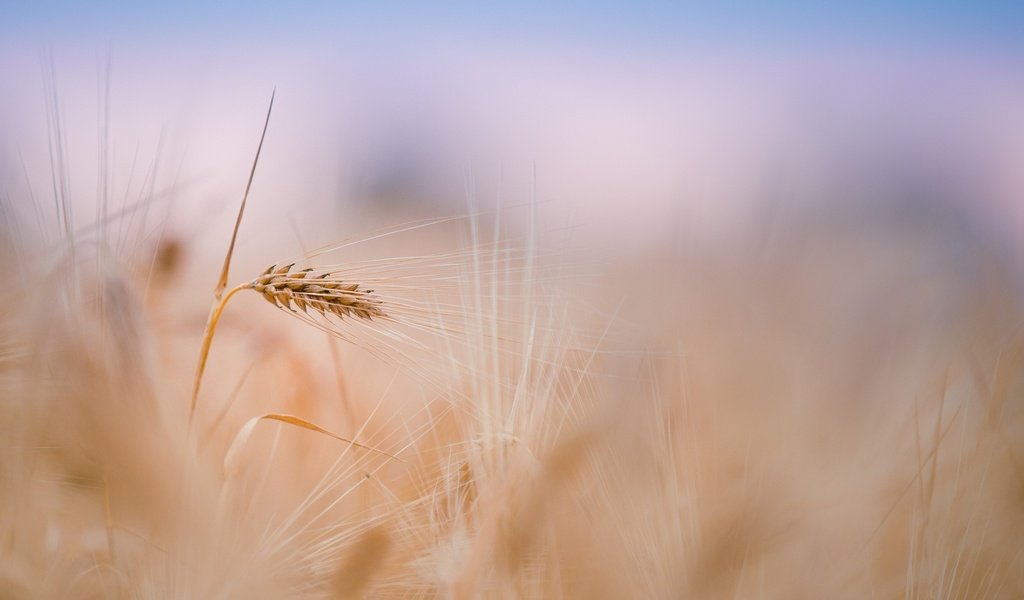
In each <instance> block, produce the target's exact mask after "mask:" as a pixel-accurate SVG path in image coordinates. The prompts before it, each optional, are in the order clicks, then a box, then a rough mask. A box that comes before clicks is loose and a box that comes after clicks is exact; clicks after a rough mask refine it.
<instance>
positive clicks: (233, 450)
mask: <svg viewBox="0 0 1024 600" xmlns="http://www.w3.org/2000/svg"><path fill="white" fill-rule="evenodd" d="M260 421H278V422H281V423H285V424H287V425H294V426H295V427H301V428H303V429H308V430H309V431H314V432H316V433H319V434H322V435H326V436H328V437H332V438H334V439H336V440H339V441H342V442H345V443H346V444H349V445H351V446H355V447H356V448H362V449H363V450H369V451H371V452H376V453H377V454H382V455H384V456H387V457H388V458H392V459H395V460H398V461H401V460H402V459H401V458H399V457H397V456H395V455H394V454H389V453H387V452H384V451H383V450H378V449H377V448H374V447H372V446H367V445H365V444H360V443H359V442H356V441H353V440H350V439H348V438H346V437H343V436H340V435H338V434H336V433H333V432H331V431H330V430H327V429H324V428H323V427H320V426H319V425H317V424H316V423H313V422H311V421H307V420H305V419H303V418H301V417H296V416H294V415H285V414H279V413H268V414H265V415H261V416H258V417H253V418H251V419H249V421H247V422H246V424H245V425H243V426H242V428H241V429H239V430H238V433H237V434H235V439H234V440H233V441H232V442H231V446H230V447H229V448H228V451H227V454H225V455H224V472H225V473H229V472H231V467H232V466H233V465H234V464H235V463H236V461H237V460H238V453H239V452H241V450H242V447H243V446H245V444H246V442H248V441H249V438H250V437H251V436H252V432H253V431H254V430H255V429H256V426H257V425H259V423H260Z"/></svg>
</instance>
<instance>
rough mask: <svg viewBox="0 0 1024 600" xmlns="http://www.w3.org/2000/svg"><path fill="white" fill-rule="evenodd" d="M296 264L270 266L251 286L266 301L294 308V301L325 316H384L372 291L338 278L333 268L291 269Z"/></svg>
mask: <svg viewBox="0 0 1024 600" xmlns="http://www.w3.org/2000/svg"><path fill="white" fill-rule="evenodd" d="M293 266H294V264H291V265H286V266H284V267H281V268H275V267H276V265H274V266H271V267H270V268H268V269H267V270H266V271H264V273H263V274H262V275H260V276H259V277H257V278H256V279H254V280H253V281H252V282H251V283H250V284H249V286H250V287H251V288H252V289H253V290H255V291H257V292H259V293H260V294H262V295H263V297H264V298H266V300H267V302H270V303H271V304H273V305H275V306H278V307H281V308H287V309H289V310H292V311H294V310H295V309H294V308H292V303H295V306H296V307H298V308H299V309H300V310H302V311H303V312H307V314H308V310H310V309H312V310H314V311H316V312H318V313H320V314H322V315H324V316H325V317H327V316H330V315H331V314H333V315H336V316H338V317H340V318H345V317H356V318H359V319H366V320H368V321H370V320H373V318H374V317H385V316H387V313H385V312H384V308H383V302H382V301H381V299H380V298H379V297H377V296H375V295H374V294H373V290H369V289H360V286H359V284H358V283H353V282H349V281H344V280H342V279H339V278H337V277H336V276H335V275H334V274H333V273H331V272H330V271H327V272H324V273H320V274H316V273H315V272H314V270H313V269H303V270H301V271H296V272H291V269H292V267H293Z"/></svg>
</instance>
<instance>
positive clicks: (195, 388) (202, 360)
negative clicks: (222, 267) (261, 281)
mask: <svg viewBox="0 0 1024 600" xmlns="http://www.w3.org/2000/svg"><path fill="white" fill-rule="evenodd" d="M250 287H252V284H250V283H243V284H241V285H239V286H236V287H233V288H231V290H230V291H229V292H228V293H227V294H224V295H223V296H222V297H221V298H220V300H218V301H217V303H216V304H214V305H213V308H211V309H210V316H209V317H208V318H207V319H206V328H205V329H204V330H203V343H202V346H200V348H199V364H198V365H196V376H195V381H194V382H193V383H192V403H191V404H190V405H189V409H188V429H189V431H192V419H193V417H194V416H195V412H196V401H197V400H198V399H199V385H200V383H202V381H203V371H205V370H206V359H207V358H208V357H209V356H210V344H212V343H213V333H214V331H215V330H216V329H217V322H218V321H219V320H220V315H221V313H222V312H224V306H225V305H226V304H227V303H228V300H230V299H231V297H232V296H234V295H235V294H237V293H238V292H240V291H242V290H244V289H248V288H250Z"/></svg>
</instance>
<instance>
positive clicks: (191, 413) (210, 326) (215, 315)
mask: <svg viewBox="0 0 1024 600" xmlns="http://www.w3.org/2000/svg"><path fill="white" fill-rule="evenodd" d="M276 94H277V90H276V89H275V90H274V91H273V92H271V94H270V105H269V106H268V107H267V118H266V119H265V120H264V121H263V132H262V133H261V134H260V143H259V144H258V145H257V146H256V156H255V158H253V160H252V169H250V170H249V180H248V181H247V182H246V184H245V193H243V194H242V203H241V204H240V205H239V206H238V216H237V217H235V227H234V229H233V230H232V231H231V243H230V244H228V251H227V253H226V254H225V255H224V266H223V267H221V271H220V278H219V279H218V280H217V286H216V287H215V288H213V297H214V303H213V307H212V308H210V316H209V317H207V319H206V328H205V330H204V331H203V341H202V344H201V345H200V349H199V363H198V364H197V365H196V374H195V378H194V380H193V382H192V400H191V402H190V403H189V408H188V429H189V431H191V430H192V420H193V418H195V412H196V402H197V401H198V399H199V386H200V384H202V381H203V371H204V370H206V359H207V358H208V357H209V355H210V344H211V343H212V342H213V332H214V330H215V329H216V328H217V320H218V319H219V318H220V313H221V312H223V311H224V305H225V304H227V301H228V298H230V297H231V296H232V295H233V294H234V292H235V291H237V290H238V288H235V289H233V290H231V291H230V292H228V294H227V296H224V288H226V287H227V285H228V270H229V269H230V268H231V255H232V254H233V253H234V251H235V241H236V240H237V239H238V228H239V226H240V225H241V224H242V215H243V214H244V213H245V203H246V201H247V200H248V199H249V190H250V189H251V188H252V180H253V178H254V177H255V176H256V165H258V164H259V162H260V152H262V151H263V140H264V139H266V137H267V127H268V126H269V125H270V114H271V112H273V110H274V96H275V95H276Z"/></svg>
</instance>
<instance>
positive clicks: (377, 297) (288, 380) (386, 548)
mask: <svg viewBox="0 0 1024 600" xmlns="http://www.w3.org/2000/svg"><path fill="white" fill-rule="evenodd" d="M926 216H927V213H925V214H923V217H926ZM838 221H842V220H841V219H840V220H838ZM441 222H442V221H437V222H434V224H433V225H430V226H426V227H424V228H423V229H421V230H417V231H418V232H419V233H422V232H424V231H426V232H429V231H431V227H435V226H436V225H437V223H441ZM443 223H444V224H445V226H448V225H451V224H452V221H450V220H449V221H443ZM868 225H870V226H864V227H853V226H850V225H849V224H847V223H844V222H829V221H828V220H827V219H826V220H824V221H823V222H818V223H816V224H814V225H813V226H810V227H808V226H805V228H798V227H796V226H792V227H789V228H781V229H779V230H775V231H774V232H773V233H775V234H777V235H776V238H775V241H772V242H770V243H765V244H763V245H762V246H760V247H758V249H757V252H751V251H749V250H745V249H744V248H743V247H742V246H735V245H729V244H725V243H723V244H722V245H721V246H720V247H714V248H688V249H685V250H680V249H678V248H676V249H672V250H666V249H659V248H658V247H656V246H654V245H652V246H651V247H649V248H647V249H646V250H645V252H644V253H643V254H642V255H640V256H638V257H636V258H634V259H632V260H623V261H622V262H620V263H618V264H615V265H612V266H608V267H606V270H605V271H604V272H603V273H602V274H601V275H600V276H599V277H598V279H597V280H596V281H593V282H591V284H592V285H591V286H590V287H587V286H578V285H576V283H574V282H572V280H571V279H565V278H563V277H560V276H559V273H562V272H565V271H568V270H573V269H578V268H580V267H581V266H586V265H581V264H580V263H579V262H575V261H578V260H579V259H578V258H573V259H571V260H570V259H569V258H565V259H564V260H565V261H566V262H568V265H567V266H566V267H565V268H564V269H562V270H559V269H558V268H556V266H553V265H551V264H550V261H548V260H547V259H542V258H541V257H542V253H541V252H540V251H536V252H535V253H533V254H529V253H526V254H525V255H524V254H522V253H520V254H516V252H517V251H513V250H510V249H509V247H508V246H504V245H501V244H498V243H495V242H494V241H493V240H492V241H489V242H488V241H483V240H481V239H480V238H482V237H483V236H482V235H479V236H478V237H477V239H475V240H474V241H473V242H472V243H471V244H470V246H469V247H468V248H464V249H452V250H450V251H447V252H445V251H442V252H438V253H436V254H433V255H427V254H417V253H414V254H413V255H412V256H409V255H408V254H407V252H408V250H409V249H408V248H407V247H406V245H407V242H404V241H403V235H406V234H408V233H409V231H410V230H411V228H410V227H407V226H403V227H398V228H396V229H395V230H394V231H396V232H397V233H395V234H393V235H391V234H389V235H386V236H384V237H382V238H381V240H382V241H383V242H384V243H385V245H388V246H393V248H392V251H391V252H390V253H389V254H388V255H386V256H381V258H380V259H374V260H368V261H366V260H364V261H362V262H359V261H354V262H351V263H345V262H344V260H343V259H344V257H343V256H342V257H341V258H342V262H341V263H340V264H339V265H338V266H335V265H320V266H310V267H305V266H303V267H302V268H300V269H298V270H293V269H294V268H295V267H293V266H291V265H290V266H289V267H282V268H271V269H268V270H267V272H265V273H264V274H263V275H261V276H258V277H257V278H256V279H254V280H252V281H249V282H247V283H243V284H241V285H239V286H237V287H235V288H232V290H234V291H242V290H246V289H251V290H253V291H256V292H259V293H260V294H262V295H263V297H264V298H265V299H267V300H268V301H270V302H271V303H273V304H275V306H277V307H278V308H281V309H282V310H284V311H285V312H287V313H288V314H289V315H292V316H296V317H298V318H299V319H300V320H301V321H303V322H302V323H299V322H296V321H293V320H288V319H275V318H273V317H272V315H271V312H272V311H266V310H265V308H266V307H265V305H262V304H255V303H249V301H248V300H245V299H244V296H246V295H240V296H238V299H237V300H236V301H235V303H234V304H233V305H232V310H231V311H224V310H223V309H224V305H225V303H226V301H227V298H228V297H229V296H230V295H232V294H233V291H232V290H229V291H228V293H227V294H224V293H223V292H224V289H226V286H221V287H219V290H218V292H217V293H216V294H215V304H214V309H213V311H211V313H210V315H211V317H210V321H208V322H213V323H214V324H216V323H217V322H220V327H219V328H218V333H217V340H218V342H217V343H218V346H217V348H218V351H217V352H216V353H214V354H213V356H212V357H210V361H211V367H210V368H209V369H208V370H207V372H206V373H205V380H204V381H205V382H204V386H205V387H204V396H203V398H204V402H203V403H202V404H200V405H198V406H196V405H195V404H193V405H192V407H189V403H188V402H187V401H186V399H187V398H188V389H187V382H188V381H189V378H190V376H193V375H198V376H202V369H203V365H204V364H205V361H206V351H208V350H209V344H210V341H211V340H212V337H213V336H212V332H213V328H211V327H209V326H207V328H206V331H207V333H205V334H203V333H202V330H201V325H202V323H203V321H202V315H203V314H204V313H205V311H204V309H203V307H202V306H201V305H200V299H199V298H197V297H196V294H195V292H194V290H195V289H197V286H198V287H199V289H202V288H203V286H201V285H199V284H198V283H196V282H195V281H192V280H188V279H187V276H186V275H184V274H183V273H182V272H181V271H180V270H179V267H180V254H181V247H180V244H181V242H174V244H175V245H176V246H175V247H177V248H178V249H177V250H175V251H174V253H175V254H176V255H178V256H179V258H178V259H175V260H164V259H159V260H149V259H135V258H134V257H137V256H148V254H147V253H143V252H126V253H125V254H124V255H121V256H118V255H117V254H115V253H113V252H109V251H108V250H109V249H102V250H96V255H95V256H93V255H91V254H90V248H92V249H96V248H102V247H103V246H102V240H99V241H98V243H97V244H89V243H85V242H84V241H83V240H78V239H76V240H69V241H68V242H67V243H66V244H63V245H60V246H58V247H47V246H45V245H44V244H42V243H36V242H34V241H33V240H31V238H30V237H29V236H25V238H24V239H14V238H13V237H11V238H9V239H4V240H2V241H3V244H0V247H2V248H3V249H4V250H3V251H4V252H5V256H3V257H2V258H4V260H2V261H0V275H2V276H3V277H4V278H5V280H6V281H17V282H18V286H17V287H11V286H8V287H6V288H5V289H4V290H3V291H2V292H0V293H2V294H3V295H4V297H3V302H0V329H2V331H3V332H4V338H3V339H4V342H3V350H2V355H0V439H2V442H0V506H2V507H3V511H0V598H68V597H71V598H115V597H116V598H311V599H312V598H360V597H367V598H392V597H393V598H511V597H518V598H624V597H639V598H701V599H704V598H710V599H715V598H779V599H783V598H785V599H791V598H851V599H853V598H858V599H859V598H915V599H917V598H939V599H943V600H953V599H974V598H1019V597H1021V596H1022V595H1024V575H1022V573H1024V551H1022V549H1021V545H1020V540H1021V539H1024V500H1022V499H1024V494H1022V490H1024V486H1022V482H1024V460H1022V458H1021V452H1024V420H1022V419H1024V409H1022V406H1024V405H1022V401H1024V375H1022V373H1024V369H1022V367H1024V363H1022V360H1024V351H1022V348H1024V330H1022V329H1021V323H1024V303H1022V302H1021V300H1022V299H1021V297H1020V288H1019V287H1017V285H1016V283H1015V282H1016V281H1017V279H1016V277H1017V274H1016V273H1015V272H1014V264H1013V261H1012V260H1008V259H1007V257H1005V256H1003V255H1000V254H999V253H998V252H997V251H995V250H993V248H994V246H993V245H991V244H989V243H987V242H986V241H985V239H984V238H978V237H974V236H973V234H971V233H970V232H969V231H967V230H966V229H957V228H953V229H951V230H950V229H947V230H942V229H940V230H933V229H927V228H915V227H912V226H907V225H905V224H903V225H898V224H897V225H894V224H890V223H888V222H887V221H886V220H885V217H884V215H881V216H879V217H877V218H876V220H874V221H869V223H868ZM448 235H449V232H447V231H445V232H444V233H438V234H437V236H436V237H438V238H440V237H442V236H448ZM471 239H472V236H471ZM950 240H953V241H954V242H955V243H954V244H950ZM542 242H543V241H542V240H540V241H538V245H537V247H538V248H542V247H543V243H542ZM415 243H419V241H417V242H415ZM71 246H73V247H74V248H75V252H73V253H72V252H69V250H68V247H71ZM339 246H340V245H339ZM150 250H153V249H150ZM186 250H187V248H186ZM331 250H341V251H342V252H344V250H345V248H343V247H338V248H335V247H332V248H331ZM164 255H166V252H164V251H160V252H159V253H158V254H157V256H158V257H159V256H164ZM25 256H34V257H38V260H35V261H33V262H32V264H31V265H26V264H25V262H24V261H20V262H19V261H16V260H13V259H12V260H8V259H9V258H11V257H25ZM322 256H323V254H322V253H321V252H320V251H316V252H313V253H309V254H308V255H307V257H308V260H306V261H305V262H307V263H308V262H309V261H310V260H313V259H317V260H318V259H320V258H321V257H322ZM100 258H102V260H100ZM93 259H96V260H93ZM954 259H955V260H954ZM195 261H196V263H197V264H198V265H200V266H201V267H203V268H202V269H200V270H201V271H202V272H204V273H206V274H209V273H212V272H213V271H214V269H215V268H216V265H217V263H218V262H219V257H217V258H216V259H215V258H214V257H204V256H200V257H197V258H195ZM300 262H302V261H300ZM954 263H955V264H957V265H960V267H959V270H954V269H952V268H951V267H950V265H952V264H954ZM154 270H155V272H154ZM591 270H593V269H591ZM222 272H223V273H224V274H225V277H224V278H223V280H224V281H226V273H227V265H225V266H224V268H223V271H222ZM144 282H151V287H150V288H149V289H148V290H145V291H143V290H144V289H145V283H144ZM623 282H628V283H623ZM371 289H372V290H374V291H372V292H371V291H370V290H371ZM29 290H30V291H31V293H30V294H28V292H27V291H29ZM29 295H30V296H31V301H26V297H28V296H29ZM250 296H254V295H250ZM342 307H344V308H342ZM585 307H586V308H585ZM310 313H311V314H310ZM369 317H372V319H370V318H369ZM307 324H308V325H314V326H305V325H307ZM346 327H351V329H344V328H346ZM325 332H326V334H327V335H325ZM339 338H340V339H342V340H343V341H347V342H352V343H340V344H336V342H337V341H338V339H339ZM197 344H199V345H205V346H204V348H205V351H204V353H203V358H202V360H201V363H200V373H198V374H197V373H195V371H193V366H194V363H193V361H194V358H195V351H196V346H197ZM197 381H198V377H197ZM195 389H196V390H197V389H198V385H196V388H195ZM193 412H194V415H190V413H193ZM192 419H194V420H195V421H196V424H197V425H199V427H195V428H190V427H189V423H190V420H192ZM190 429H192V433H191V434H190V433H189V432H190ZM197 431H201V432H203V434H202V435H197V434H196V432H197ZM396 458H397V459H398V460H396Z"/></svg>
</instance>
